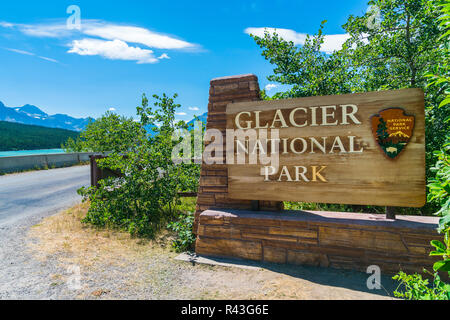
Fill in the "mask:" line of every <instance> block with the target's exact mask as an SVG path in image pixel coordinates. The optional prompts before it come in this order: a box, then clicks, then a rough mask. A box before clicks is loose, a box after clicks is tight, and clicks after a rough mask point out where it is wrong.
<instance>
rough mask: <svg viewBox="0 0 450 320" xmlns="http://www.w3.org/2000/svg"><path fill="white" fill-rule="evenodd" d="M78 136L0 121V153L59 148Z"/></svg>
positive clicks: (71, 132)
mask: <svg viewBox="0 0 450 320" xmlns="http://www.w3.org/2000/svg"><path fill="white" fill-rule="evenodd" d="M78 135H79V133H78V132H75V131H70V130H64V129H55V128H46V127H41V126H33V125H24V124H19V123H11V122H6V121H0V151H16V150H38V149H54V148H60V147H61V144H62V143H64V142H66V141H67V139H68V138H69V137H71V138H74V139H75V138H76V137H78Z"/></svg>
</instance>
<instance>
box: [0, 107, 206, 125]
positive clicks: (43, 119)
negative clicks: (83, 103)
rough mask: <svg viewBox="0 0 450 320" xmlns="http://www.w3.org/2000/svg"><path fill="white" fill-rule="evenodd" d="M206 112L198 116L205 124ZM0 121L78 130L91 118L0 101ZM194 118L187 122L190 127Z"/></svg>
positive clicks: (91, 119)
mask: <svg viewBox="0 0 450 320" xmlns="http://www.w3.org/2000/svg"><path fill="white" fill-rule="evenodd" d="M206 118H207V113H204V114H202V115H200V116H198V119H199V120H200V121H202V122H203V123H204V124H206ZM0 121H7V122H14V123H21V124H27V125H35V126H41V127H47V128H58V129H66V130H72V131H77V132H80V131H82V130H83V129H84V128H85V127H86V125H87V124H88V123H89V121H94V119H93V118H90V117H88V118H73V117H71V116H68V115H66V114H55V115H49V114H47V113H45V112H44V111H42V110H41V109H39V108H38V107H36V106H33V105H30V104H26V105H24V106H22V107H19V108H10V107H7V106H5V105H4V104H3V103H2V102H1V101H0ZM194 121H195V119H192V120H191V121H189V122H188V125H189V127H190V129H191V128H192V127H193V125H194Z"/></svg>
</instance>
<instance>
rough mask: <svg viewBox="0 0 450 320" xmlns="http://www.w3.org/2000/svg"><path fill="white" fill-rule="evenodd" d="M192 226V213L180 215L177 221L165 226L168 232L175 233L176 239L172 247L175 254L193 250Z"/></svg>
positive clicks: (193, 236)
mask: <svg viewBox="0 0 450 320" xmlns="http://www.w3.org/2000/svg"><path fill="white" fill-rule="evenodd" d="M193 225H194V214H193V213H192V212H186V213H181V214H180V215H179V216H178V219H177V220H176V221H174V222H171V223H169V224H168V225H167V228H168V229H169V230H172V231H174V232H175V233H176V236H177V237H176V239H175V240H174V241H173V242H172V247H173V248H174V249H175V251H176V252H184V251H188V250H191V249H193V248H194V244H195V235H194V234H193V233H192V229H193Z"/></svg>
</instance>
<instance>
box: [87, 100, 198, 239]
mask: <svg viewBox="0 0 450 320" xmlns="http://www.w3.org/2000/svg"><path fill="white" fill-rule="evenodd" d="M153 97H154V98H155V102H154V106H155V107H156V108H155V110H152V108H151V107H149V106H148V100H147V98H146V96H145V95H144V96H143V99H142V107H138V108H137V113H138V116H140V118H141V120H140V122H136V123H135V124H130V123H129V119H126V118H121V117H114V121H109V120H111V119H110V117H107V119H108V121H101V122H98V121H96V122H95V123H96V124H97V125H96V126H95V127H94V126H91V127H89V129H90V130H93V129H94V128H98V130H99V131H98V132H97V131H96V130H94V131H92V132H91V133H90V135H89V136H91V137H93V138H92V139H94V140H95V141H96V142H101V141H102V136H104V135H105V134H107V133H108V132H109V133H110V132H115V133H114V134H113V135H110V134H107V135H108V140H107V144H108V145H109V146H115V147H116V148H117V149H114V150H112V151H113V152H112V153H111V154H109V155H108V157H107V158H105V159H101V160H98V161H97V164H98V166H99V167H100V168H104V169H106V168H107V169H110V170H112V171H114V172H118V173H119V176H120V177H109V178H106V179H103V180H101V181H100V182H99V186H98V187H90V188H82V189H80V190H79V193H80V194H81V195H83V197H84V200H89V201H90V208H89V210H88V213H87V215H86V217H85V218H84V220H83V221H84V222H86V223H90V224H93V225H97V226H113V227H118V228H120V229H122V230H126V231H128V232H129V233H131V234H132V235H136V236H145V237H150V238H153V237H154V236H155V235H156V233H157V232H158V231H159V230H160V229H161V228H162V227H164V226H165V225H166V224H167V222H169V221H170V220H171V219H172V218H173V215H172V212H173V208H174V207H175V205H176V204H177V203H178V202H179V196H178V192H179V191H188V190H196V189H197V186H198V179H199V175H200V168H199V166H198V165H195V164H184V163H181V164H174V163H173V161H172V157H171V156H172V149H173V147H174V146H175V145H176V144H177V143H179V140H176V139H173V133H174V132H175V131H176V130H178V129H182V128H183V129H184V128H186V124H185V123H184V122H183V121H180V122H175V112H176V109H177V108H179V107H180V105H178V104H175V102H174V99H175V98H176V95H175V96H174V97H173V98H169V97H168V96H166V95H165V94H164V95H163V96H162V97H159V96H156V95H154V96H153ZM121 123H125V124H126V125H124V126H122V125H121ZM111 125H112V126H114V127H116V128H115V129H114V130H108V127H109V126H111ZM117 126H118V127H121V128H122V130H123V131H125V133H126V134H125V135H123V134H121V133H120V132H119V131H117ZM149 127H150V128H152V132H151V133H148V134H143V128H149ZM130 128H132V129H131V130H130ZM85 136H88V135H85ZM117 139H119V140H122V139H125V140H126V141H122V142H120V141H119V142H117V141H116V140H117ZM125 142H127V143H125ZM131 142H132V143H131ZM87 143H88V144H89V143H90V141H89V140H88V141H87ZM130 143H131V144H130ZM106 150H107V149H106Z"/></svg>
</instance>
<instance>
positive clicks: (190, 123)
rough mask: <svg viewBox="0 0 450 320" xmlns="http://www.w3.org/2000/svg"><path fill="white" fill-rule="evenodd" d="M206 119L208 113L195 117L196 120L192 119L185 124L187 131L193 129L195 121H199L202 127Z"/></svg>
mask: <svg viewBox="0 0 450 320" xmlns="http://www.w3.org/2000/svg"><path fill="white" fill-rule="evenodd" d="M207 118H208V112H205V113H204V114H202V115H201V116H197V119H195V118H194V119H192V120H191V121H189V122H188V123H187V125H188V127H189V130H191V129H192V128H193V127H194V124H195V121H201V122H202V123H203V125H206V119H207Z"/></svg>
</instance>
